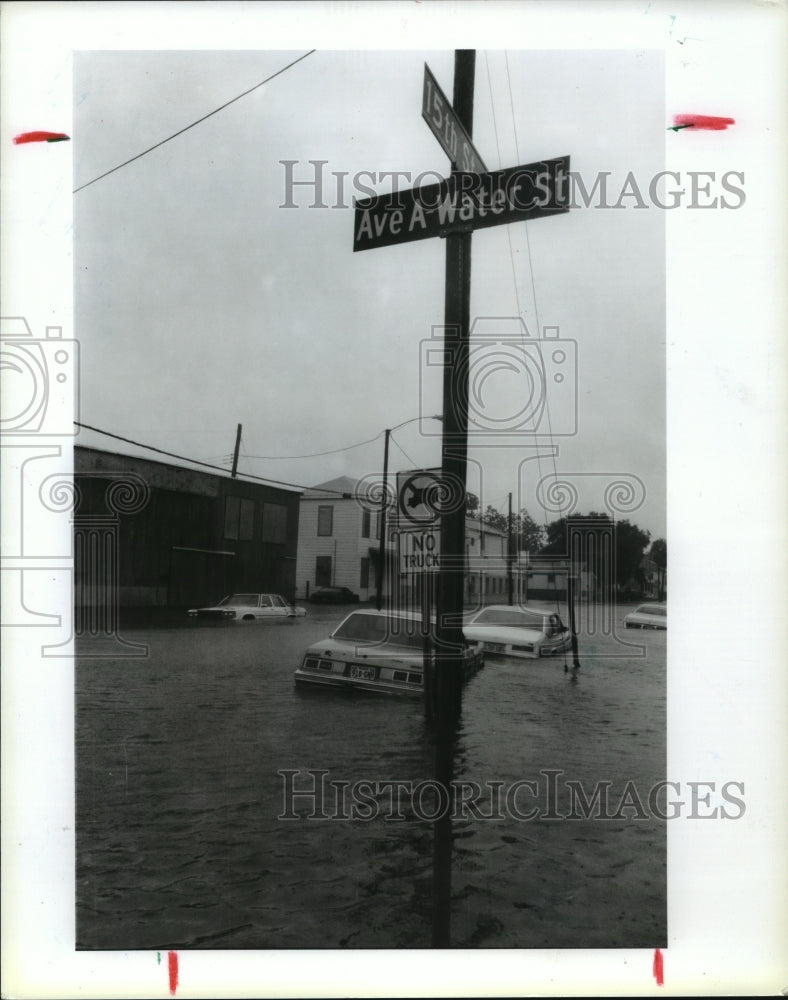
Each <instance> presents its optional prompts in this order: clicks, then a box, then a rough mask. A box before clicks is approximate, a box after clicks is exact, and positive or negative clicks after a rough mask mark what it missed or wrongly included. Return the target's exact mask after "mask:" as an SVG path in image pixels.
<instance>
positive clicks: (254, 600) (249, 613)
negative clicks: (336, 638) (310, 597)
mask: <svg viewBox="0 0 788 1000" xmlns="http://www.w3.org/2000/svg"><path fill="white" fill-rule="evenodd" d="M305 614H306V610H305V609H304V608H298V607H296V606H295V605H294V604H288V603H287V601H286V600H285V599H284V597H282V596H281V594H230V596H229V597H225V598H223V600H221V601H219V603H218V604H216V605H214V606H213V607H210V608H191V609H190V610H189V617H190V618H197V619H198V620H200V621H216V622H222V621H223V622H234V621H235V622H254V621H268V620H270V619H281V618H302V617H303V616H304V615H305Z"/></svg>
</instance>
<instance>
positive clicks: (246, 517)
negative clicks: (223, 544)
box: [224, 497, 254, 542]
mask: <svg viewBox="0 0 788 1000" xmlns="http://www.w3.org/2000/svg"><path fill="white" fill-rule="evenodd" d="M253 535H254V500H245V499H244V498H243V497H226V498H225V501H224V537H225V538H235V539H238V541H241V542H248V541H251V539H252V537H253Z"/></svg>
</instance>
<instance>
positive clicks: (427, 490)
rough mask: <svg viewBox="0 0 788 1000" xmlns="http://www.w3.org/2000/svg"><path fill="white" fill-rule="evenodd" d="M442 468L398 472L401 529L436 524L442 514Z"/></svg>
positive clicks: (398, 508) (398, 506)
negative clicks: (439, 508) (440, 507)
mask: <svg viewBox="0 0 788 1000" xmlns="http://www.w3.org/2000/svg"><path fill="white" fill-rule="evenodd" d="M440 483H441V472H440V469H419V470H417V471H416V472H398V473H397V514H398V522H399V525H400V528H401V529H408V528H412V527H413V526H414V525H418V526H427V525H432V524H435V523H436V522H437V520H438V518H439V516H440V514H439V511H438V509H437V508H438V503H439V501H440V499H441V486H440Z"/></svg>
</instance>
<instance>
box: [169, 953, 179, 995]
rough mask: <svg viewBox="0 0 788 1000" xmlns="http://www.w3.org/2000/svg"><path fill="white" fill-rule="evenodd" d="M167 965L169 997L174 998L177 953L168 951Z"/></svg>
mask: <svg viewBox="0 0 788 1000" xmlns="http://www.w3.org/2000/svg"><path fill="white" fill-rule="evenodd" d="M167 965H168V968H169V973H170V996H171V997H174V996H175V991H176V990H177V989H178V952H177V951H170V952H168V953H167Z"/></svg>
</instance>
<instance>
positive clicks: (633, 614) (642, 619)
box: [624, 604, 668, 629]
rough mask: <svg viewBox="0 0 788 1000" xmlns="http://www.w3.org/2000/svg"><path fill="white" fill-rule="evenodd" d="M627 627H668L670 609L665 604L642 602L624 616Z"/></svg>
mask: <svg viewBox="0 0 788 1000" xmlns="http://www.w3.org/2000/svg"><path fill="white" fill-rule="evenodd" d="M624 624H625V625H626V627H627V628H659V629H666V628H667V627H668V609H667V606H666V605H664V604H641V605H640V607H639V608H635V610H634V611H630V612H629V614H628V615H626V616H625V617H624Z"/></svg>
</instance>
